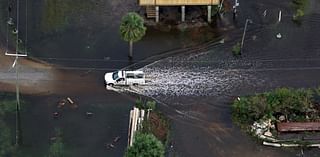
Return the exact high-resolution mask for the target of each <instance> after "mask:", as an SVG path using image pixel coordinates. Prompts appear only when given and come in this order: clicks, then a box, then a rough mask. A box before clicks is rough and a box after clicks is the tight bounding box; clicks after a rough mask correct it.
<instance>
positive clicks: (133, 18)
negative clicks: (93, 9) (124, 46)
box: [120, 12, 147, 58]
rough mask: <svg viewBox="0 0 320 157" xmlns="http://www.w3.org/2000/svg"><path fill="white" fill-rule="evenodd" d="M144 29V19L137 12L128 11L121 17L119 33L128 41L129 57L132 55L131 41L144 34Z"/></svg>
mask: <svg viewBox="0 0 320 157" xmlns="http://www.w3.org/2000/svg"><path fill="white" fill-rule="evenodd" d="M146 30H147V28H146V27H145V26H144V20H143V18H142V17H141V16H140V15H139V14H137V13H135V12H130V13H128V14H127V15H125V16H124V17H123V18H122V21H121V24H120V35H121V37H122V39H123V40H125V41H127V42H129V58H132V57H133V54H132V53H133V52H132V46H133V42H137V41H139V40H141V39H142V37H143V36H144V35H145V34H146Z"/></svg>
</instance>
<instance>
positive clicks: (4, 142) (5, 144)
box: [0, 100, 16, 157]
mask: <svg viewBox="0 0 320 157" xmlns="http://www.w3.org/2000/svg"><path fill="white" fill-rule="evenodd" d="M15 107H16V102H15V101H11V100H3V101H1V102H0V157H6V156H8V155H10V154H12V153H13V152H14V146H13V145H12V135H11V131H10V129H9V127H8V126H7V125H6V123H5V122H4V118H5V116H6V114H9V113H14V112H15V109H16V108H15Z"/></svg>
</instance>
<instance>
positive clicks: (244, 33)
mask: <svg viewBox="0 0 320 157" xmlns="http://www.w3.org/2000/svg"><path fill="white" fill-rule="evenodd" d="M248 22H250V23H252V20H251V19H246V24H245V25H244V30H243V34H242V40H241V45H240V54H242V49H243V44H244V38H245V36H246V31H247V26H248Z"/></svg>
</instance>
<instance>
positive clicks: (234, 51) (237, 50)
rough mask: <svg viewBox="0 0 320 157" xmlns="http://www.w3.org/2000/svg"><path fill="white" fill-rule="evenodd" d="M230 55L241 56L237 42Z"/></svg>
mask: <svg viewBox="0 0 320 157" xmlns="http://www.w3.org/2000/svg"><path fill="white" fill-rule="evenodd" d="M232 54H233V55H234V56H240V55H241V45H240V43H239V42H237V43H236V44H235V45H234V46H233V47H232Z"/></svg>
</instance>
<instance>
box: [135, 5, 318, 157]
mask: <svg viewBox="0 0 320 157" xmlns="http://www.w3.org/2000/svg"><path fill="white" fill-rule="evenodd" d="M244 3H245V4H244ZM310 3H312V5H310V6H309V8H308V11H307V12H308V13H307V14H306V16H305V18H304V20H303V22H302V25H300V26H298V25H296V24H295V23H293V22H292V20H291V18H292V16H291V14H292V10H291V9H290V8H288V6H289V5H288V1H283V2H282V3H278V2H277V4H274V2H262V1H261V2H256V1H254V2H253V1H248V2H243V3H242V4H241V5H240V6H244V7H241V10H240V12H241V14H240V16H239V17H238V19H237V24H236V27H240V29H239V30H235V31H231V32H229V33H226V34H225V35H224V37H225V39H226V42H225V43H224V44H217V45H216V46H215V47H211V48H210V50H209V51H201V53H197V54H191V55H190V54H189V55H183V54H182V55H178V56H173V57H169V58H166V59H162V60H160V61H157V62H155V63H152V64H149V65H147V66H145V67H143V68H141V69H142V70H144V71H145V72H146V75H147V77H148V78H149V79H150V81H148V82H147V85H146V86H141V87H140V88H135V90H136V92H137V93H139V94H142V95H146V96H150V97H153V98H154V99H156V100H157V101H159V102H162V104H163V105H162V106H161V108H162V110H163V111H165V112H166V113H167V115H168V116H169V117H170V118H171V120H172V130H173V131H172V132H173V133H172V140H173V148H172V149H171V150H169V153H168V155H169V156H184V157H194V156H201V157H212V156H221V157H224V156H228V157H229V156H230V157H232V156H235V157H236V156H239V155H241V156H246V157H251V156H252V157H257V156H258V157H259V156H261V157H265V156H270V157H277V156H279V157H284V156H288V157H291V156H302V153H301V152H303V155H304V156H308V157H309V156H311V157H312V156H318V155H319V152H320V150H319V149H317V148H314V149H307V150H304V151H301V149H300V148H293V149H281V148H272V147H265V146H262V144H261V143H260V142H259V141H254V140H253V139H252V138H250V137H249V136H247V135H245V134H244V133H243V132H241V131H240V129H239V128H238V127H237V126H234V125H233V123H232V120H231V103H232V101H233V100H234V99H235V98H236V97H237V96H243V95H250V94H254V93H258V92H265V91H269V90H272V89H275V88H278V87H293V88H312V87H317V86H319V81H318V80H319V78H320V75H319V69H320V64H319V59H320V56H319V54H320V51H319V48H320V45H319V44H318V41H319V32H320V30H319V28H320V20H319V9H316V7H315V6H319V5H320V3H319V1H310ZM264 10H268V14H267V16H266V17H263V12H264ZM279 10H282V14H283V17H282V21H281V22H277V19H278V12H279ZM254 15H256V16H254ZM227 17H228V15H227ZM229 17H230V16H229ZM248 18H250V19H251V20H252V21H253V23H251V24H249V25H248V30H247V36H246V38H245V44H244V48H243V52H242V56H241V57H239V58H235V57H233V56H232V53H231V47H232V46H233V45H234V44H235V43H236V42H240V41H241V35H242V31H243V25H244V22H245V20H246V19H248ZM279 32H280V33H281V34H282V35H283V38H282V39H276V37H275V36H276V34H277V33H279Z"/></svg>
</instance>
